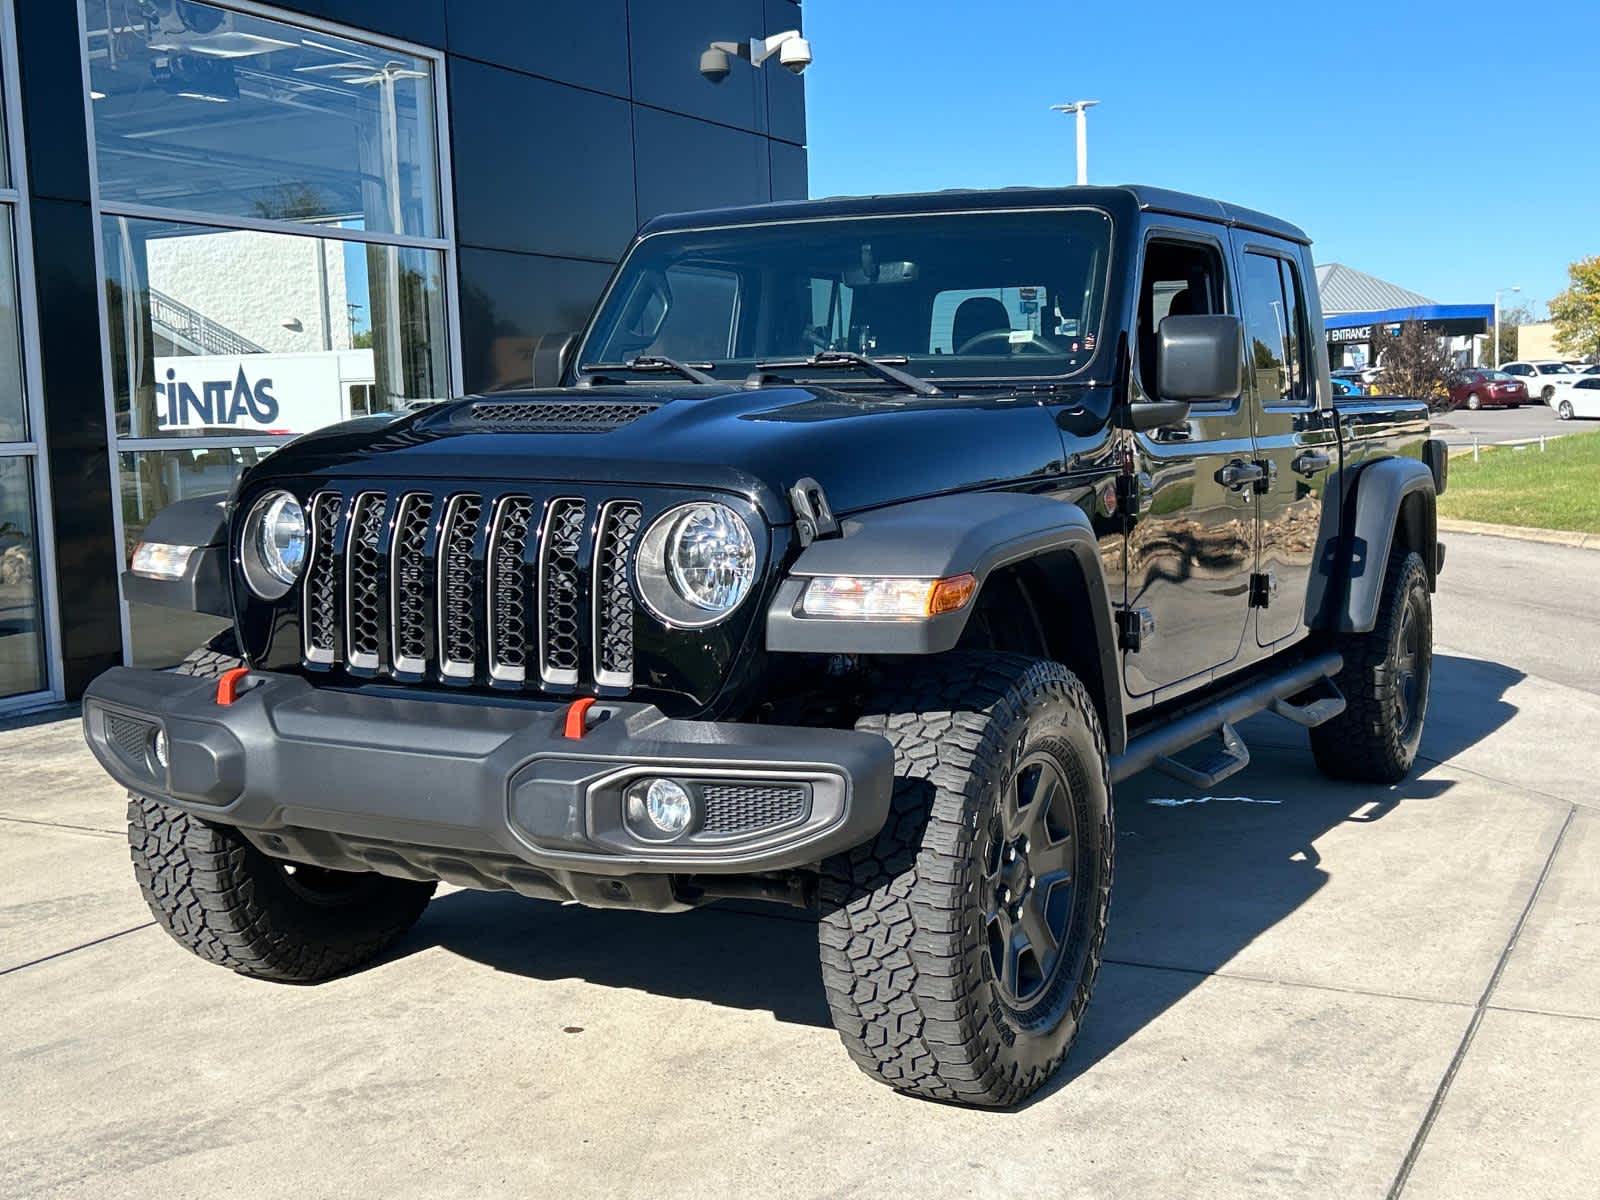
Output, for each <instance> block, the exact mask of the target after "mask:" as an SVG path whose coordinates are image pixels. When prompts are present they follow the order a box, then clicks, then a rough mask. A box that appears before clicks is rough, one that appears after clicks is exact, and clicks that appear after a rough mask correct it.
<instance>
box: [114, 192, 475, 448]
mask: <svg viewBox="0 0 1600 1200" xmlns="http://www.w3.org/2000/svg"><path fill="white" fill-rule="evenodd" d="M103 242H104V247H105V263H106V272H107V279H106V284H105V285H106V301H107V308H108V311H109V315H110V318H111V320H110V324H111V342H112V374H113V386H114V394H115V398H116V414H117V433H118V435H119V436H121V437H159V436H168V435H179V436H187V435H200V434H219V435H228V436H233V437H238V436H240V435H247V436H248V435H252V434H279V433H303V432H307V431H309V430H313V429H317V428H320V427H321V426H324V425H328V424H332V423H333V422H335V421H342V420H346V419H348V418H350V417H352V416H363V415H366V414H368V413H373V412H388V411H393V410H394V409H396V408H399V407H402V406H403V405H405V404H406V403H408V402H412V401H421V400H434V399H439V398H442V397H443V396H445V395H446V394H447V393H448V382H447V371H448V368H447V359H446V348H447V345H448V338H447V334H446V330H445V318H444V257H443V254H442V252H440V251H434V250H419V249H414V248H409V247H400V246H379V245H373V244H370V243H364V242H346V241H340V240H336V239H333V238H325V237H308V236H299V235H294V234H282V233H266V232H262V231H259V230H253V229H226V230H219V229H213V228H210V227H207V226H200V225H181V224H175V223H170V222H161V221H141V220H134V219H132V218H128V217H115V216H108V217H105V218H104V226H103Z"/></svg>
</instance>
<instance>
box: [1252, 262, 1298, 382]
mask: <svg viewBox="0 0 1600 1200" xmlns="http://www.w3.org/2000/svg"><path fill="white" fill-rule="evenodd" d="M1304 312H1305V306H1304V304H1303V303H1302V293H1301V290H1300V281H1299V275H1298V272H1297V271H1296V270H1295V268H1294V265H1293V264H1292V263H1290V262H1289V261H1288V260H1287V259H1284V258H1280V257H1278V256H1277V255H1275V254H1261V253H1258V252H1255V251H1251V252H1249V253H1247V254H1246V255H1245V256H1244V324H1245V346H1246V354H1247V357H1246V362H1247V365H1248V368H1249V371H1250V382H1251V388H1252V390H1253V391H1254V394H1255V397H1256V400H1257V401H1258V402H1259V403H1262V404H1305V403H1307V402H1308V401H1309V400H1310V398H1311V390H1310V372H1309V370H1308V369H1307V366H1308V363H1307V356H1306V342H1307V338H1306V336H1305V316H1304Z"/></svg>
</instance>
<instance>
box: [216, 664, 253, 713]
mask: <svg viewBox="0 0 1600 1200" xmlns="http://www.w3.org/2000/svg"><path fill="white" fill-rule="evenodd" d="M249 674H250V668H249V667H234V668H233V669H232V670H231V671H224V672H223V673H222V674H221V675H219V676H217V703H218V704H220V705H222V706H223V707H224V708H226V707H227V706H228V705H230V704H232V703H233V702H234V701H235V700H237V699H238V698H239V693H240V692H242V691H243V690H244V681H245V678H246V677H247V676H248V675H249Z"/></svg>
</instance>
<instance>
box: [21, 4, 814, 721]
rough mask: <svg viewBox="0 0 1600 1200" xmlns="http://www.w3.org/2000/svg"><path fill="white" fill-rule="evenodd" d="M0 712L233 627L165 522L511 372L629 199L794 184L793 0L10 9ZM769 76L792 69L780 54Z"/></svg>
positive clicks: (606, 245)
mask: <svg viewBox="0 0 1600 1200" xmlns="http://www.w3.org/2000/svg"><path fill="white" fill-rule="evenodd" d="M0 22H3V54H0V94H3V97H4V113H3V115H4V136H3V139H0V713H4V712H8V711H15V710H18V709H21V708H25V707H30V706H36V705H40V704H45V703H50V702H52V701H57V700H62V699H71V698H73V697H74V696H76V695H77V694H78V693H80V692H81V691H82V689H83V687H84V686H85V685H86V684H87V683H88V681H89V680H90V679H92V678H93V677H94V676H95V675H97V674H98V673H99V672H101V671H102V670H104V669H105V668H107V667H109V666H113V665H115V664H117V663H120V662H125V661H126V662H130V663H137V664H141V665H164V664H166V663H170V662H172V661H174V659H175V658H176V657H181V655H182V653H183V652H184V650H186V649H187V648H191V647H193V646H195V645H197V644H199V643H200V642H202V641H203V640H204V639H205V638H206V637H207V636H209V634H210V632H212V630H214V629H215V628H216V627H217V625H216V624H215V623H208V619H206V618H200V617H193V618H190V617H187V616H184V615H182V614H174V613H172V612H170V611H168V610H144V609H141V608H140V607H139V606H137V605H134V606H130V605H128V604H126V603H124V601H123V598H122V596H121V594H120V590H119V583H118V577H119V574H120V572H121V570H122V569H123V567H124V566H125V565H126V563H127V560H128V556H129V554H130V553H131V550H132V547H133V546H134V544H135V543H136V542H137V541H138V539H139V536H140V533H141V531H142V530H143V528H144V527H145V525H146V524H147V523H148V522H149V520H150V518H151V516H152V515H153V514H154V513H156V512H158V511H160V510H161V509H162V508H163V507H165V506H166V505H168V504H171V503H173V502H174V501H177V500H181V499H184V498H186V497H190V496H196V495H204V494H208V493H215V492H220V491H224V490H226V489H227V488H228V487H229V486H231V484H232V483H233V482H234V480H235V479H237V477H238V475H239V473H240V471H242V470H243V469H244V468H246V467H248V466H249V465H250V464H252V463H254V462H257V461H259V460H260V458H261V457H262V456H263V455H267V454H270V453H272V451H273V450H274V449H275V448H276V447H278V446H280V445H282V444H283V443H284V442H285V441H286V440H287V439H288V438H290V437H292V436H294V435H296V434H299V433H303V432H306V431H307V430H310V429H315V428H317V427H319V426H322V425H327V424H330V423H332V422H334V421H339V420H342V419H345V418H347V417H350V416H357V415H361V414H366V413H374V412H383V411H388V410H391V409H394V408H396V407H398V406H401V405H404V404H406V403H410V402H414V401H426V400H431V399H438V398H443V397H447V396H450V395H455V394H460V393H462V392H470V391H478V390H484V389H492V388H502V387H511V386H516V385H517V384H519V383H522V382H525V381H526V380H527V379H528V377H529V373H530V367H531V361H532V355H533V350H534V347H535V345H536V344H537V342H538V341H539V339H540V338H541V337H542V336H544V335H546V334H549V333H555V332H561V331H567V330H571V329H574V328H576V327H578V326H579V325H580V323H581V322H582V321H583V319H584V317H585V315H586V313H587V311H588V308H589V306H590V305H591V304H592V302H593V301H594V299H595V298H596V297H597V295H598V294H599V292H600V290H601V288H602V287H603V286H604V284H605V282H606V280H607V278H608V277H609V275H610V272H611V270H612V268H613V266H614V264H615V262H616V260H617V257H618V256H619V255H620V253H621V252H622V250H623V249H624V248H625V247H626V245H627V243H628V240H629V238H630V237H631V236H632V234H633V233H634V231H635V229H636V228H637V227H638V226H639V224H640V223H641V222H642V221H644V220H646V219H647V218H649V217H650V216H652V215H654V214H656V213H660V212H667V211H673V210H681V209H686V208H702V207H716V206H721V205H728V204H738V203H747V202H751V201H762V200H768V199H787V198H793V197H802V196H804V195H805V194H806V151H805V140H806V137H805V97H804V87H803V83H802V81H801V79H800V78H799V77H798V76H797V75H794V74H792V73H790V72H788V71H784V70H778V69H762V70H756V69H752V68H751V66H750V65H749V63H748V62H744V63H741V62H734V63H733V64H732V66H733V68H734V69H733V70H731V71H729V72H728V73H726V75H725V77H723V78H722V79H721V80H720V81H713V80H711V79H709V78H707V77H705V76H702V74H701V73H700V70H699V65H700V59H701V55H702V53H703V52H705V51H706V50H707V48H708V46H709V45H710V43H711V42H713V41H723V42H738V43H744V42H748V40H749V39H751V38H760V37H766V36H768V35H771V34H775V33H779V32H782V31H784V30H789V29H799V28H800V27H801V10H800V6H799V5H798V4H797V3H794V2H793V0H707V2H704V3H695V4H668V3H662V2H660V0H283V2H282V3H279V4H275V5H272V6H267V5H263V4H257V3H253V2H246V0H227V2H226V3H198V2H192V0H81V2H80V0H0ZM772 65H773V66H774V67H776V65H777V64H776V63H774V64H772Z"/></svg>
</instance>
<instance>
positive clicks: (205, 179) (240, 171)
mask: <svg viewBox="0 0 1600 1200" xmlns="http://www.w3.org/2000/svg"><path fill="white" fill-rule="evenodd" d="M85 15H86V18H87V30H86V32H87V40H88V52H89V86H90V90H91V94H92V99H93V103H94V132H95V164H96V168H97V171H98V176H99V184H100V196H101V200H102V202H103V203H105V204H107V205H117V204H138V205H149V206H155V207H160V208H166V209H173V210H177V211H181V212H189V213H207V214H215V215H218V216H235V217H254V218H259V219H267V220H282V221H296V222H307V223H312V224H344V225H349V226H352V227H355V228H359V229H365V230H367V231H369V232H375V233H401V234H409V235H412V236H415V237H430V238H433V237H441V236H443V224H442V221H441V218H440V204H439V195H440V188H439V168H438V160H439V154H438V145H437V123H436V120H435V108H434V88H435V86H436V82H435V79H434V68H433V64H432V63H431V62H429V61H428V60H427V59H423V58H418V57H415V56H412V55H408V54H404V53H398V52H396V51H393V50H389V49H384V48H381V47H377V46H372V45H369V44H367V43H365V42H358V41H353V40H351V39H348V38H342V37H338V36H336V35H333V34H328V33H324V32H321V31H314V30H307V29H300V28H297V27H295V26H293V25H288V24H285V23H282V22H279V21H272V20H268V19H265V18H262V17H257V16H252V15H248V14H245V13H236V12H231V11H229V10H227V9H224V8H218V7H214V6H212V5H209V4H199V3H194V2H192V0H166V2H164V3H159V4H157V3H147V2H145V0H96V2H95V3H92V4H88V5H86V6H85Z"/></svg>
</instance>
